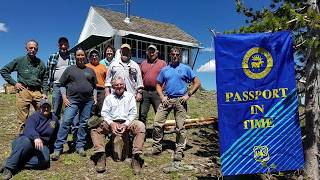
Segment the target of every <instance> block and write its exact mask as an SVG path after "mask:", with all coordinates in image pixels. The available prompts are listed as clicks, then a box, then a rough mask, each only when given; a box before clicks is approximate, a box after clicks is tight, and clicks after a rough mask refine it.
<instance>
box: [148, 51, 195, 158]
mask: <svg viewBox="0 0 320 180" xmlns="http://www.w3.org/2000/svg"><path fill="white" fill-rule="evenodd" d="M170 55H171V62H170V64H169V65H168V66H166V67H164V68H162V69H161V71H160V74H159V76H158V77H157V81H158V82H157V85H156V90H157V92H158V94H159V96H160V99H161V104H160V106H159V108H158V111H157V113H156V115H155V120H154V129H153V140H154V143H153V149H152V151H151V152H149V153H147V154H146V155H156V154H159V153H161V151H162V145H161V140H162V139H163V126H164V123H165V121H166V119H167V117H168V115H169V113H170V112H171V110H174V112H175V113H174V116H175V120H176V133H177V136H176V150H175V153H174V161H181V160H182V157H183V148H184V146H185V143H186V129H185V127H184V123H185V120H186V114H187V101H188V99H189V98H190V97H191V95H192V94H194V93H195V92H196V91H197V90H198V89H199V87H200V80H199V79H198V78H197V77H196V75H195V73H194V72H193V71H192V69H191V68H190V67H189V66H187V65H185V64H182V63H180V60H181V50H180V48H178V47H173V48H172V49H171V51H170ZM190 82H191V83H192V84H193V86H192V87H191V88H190V90H189V91H188V83H190Z"/></svg>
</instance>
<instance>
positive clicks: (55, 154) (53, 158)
mask: <svg viewBox="0 0 320 180" xmlns="http://www.w3.org/2000/svg"><path fill="white" fill-rule="evenodd" d="M60 154H61V153H60V152H59V151H54V152H53V154H52V155H51V160H52V161H57V160H58V159H59V158H60Z"/></svg>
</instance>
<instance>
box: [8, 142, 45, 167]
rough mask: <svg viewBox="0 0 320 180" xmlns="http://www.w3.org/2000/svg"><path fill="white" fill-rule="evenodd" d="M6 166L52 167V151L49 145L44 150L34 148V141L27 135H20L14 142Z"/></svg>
mask: <svg viewBox="0 0 320 180" xmlns="http://www.w3.org/2000/svg"><path fill="white" fill-rule="evenodd" d="M5 167H6V168H9V169H11V170H17V169H18V168H21V167H26V168H34V169H44V168H48V167H50V151H49V148H48V147H47V146H45V145H44V146H43V149H42V150H36V149H35V148H34V142H33V141H32V140H31V139H30V138H28V137H26V136H20V137H18V138H16V139H15V140H14V141H13V142H12V151H11V155H10V156H9V157H8V159H7V161H6V163H5Z"/></svg>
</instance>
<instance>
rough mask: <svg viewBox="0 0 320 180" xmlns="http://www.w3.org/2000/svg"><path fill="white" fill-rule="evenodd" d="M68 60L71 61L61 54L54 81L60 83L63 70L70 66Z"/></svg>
mask: <svg viewBox="0 0 320 180" xmlns="http://www.w3.org/2000/svg"><path fill="white" fill-rule="evenodd" d="M68 61H69V59H62V58H61V56H60V54H59V58H58V62H57V66H56V69H55V73H54V83H59V79H60V77H61V76H62V74H63V72H64V71H65V70H66V69H67V67H68V66H69V63H68Z"/></svg>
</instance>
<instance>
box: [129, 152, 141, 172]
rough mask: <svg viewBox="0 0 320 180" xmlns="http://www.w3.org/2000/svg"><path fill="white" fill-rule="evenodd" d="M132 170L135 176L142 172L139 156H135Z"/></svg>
mask: <svg viewBox="0 0 320 180" xmlns="http://www.w3.org/2000/svg"><path fill="white" fill-rule="evenodd" d="M131 168H132V170H133V174H134V175H138V174H140V172H141V164H140V157H139V155H133V157H132V161H131Z"/></svg>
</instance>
